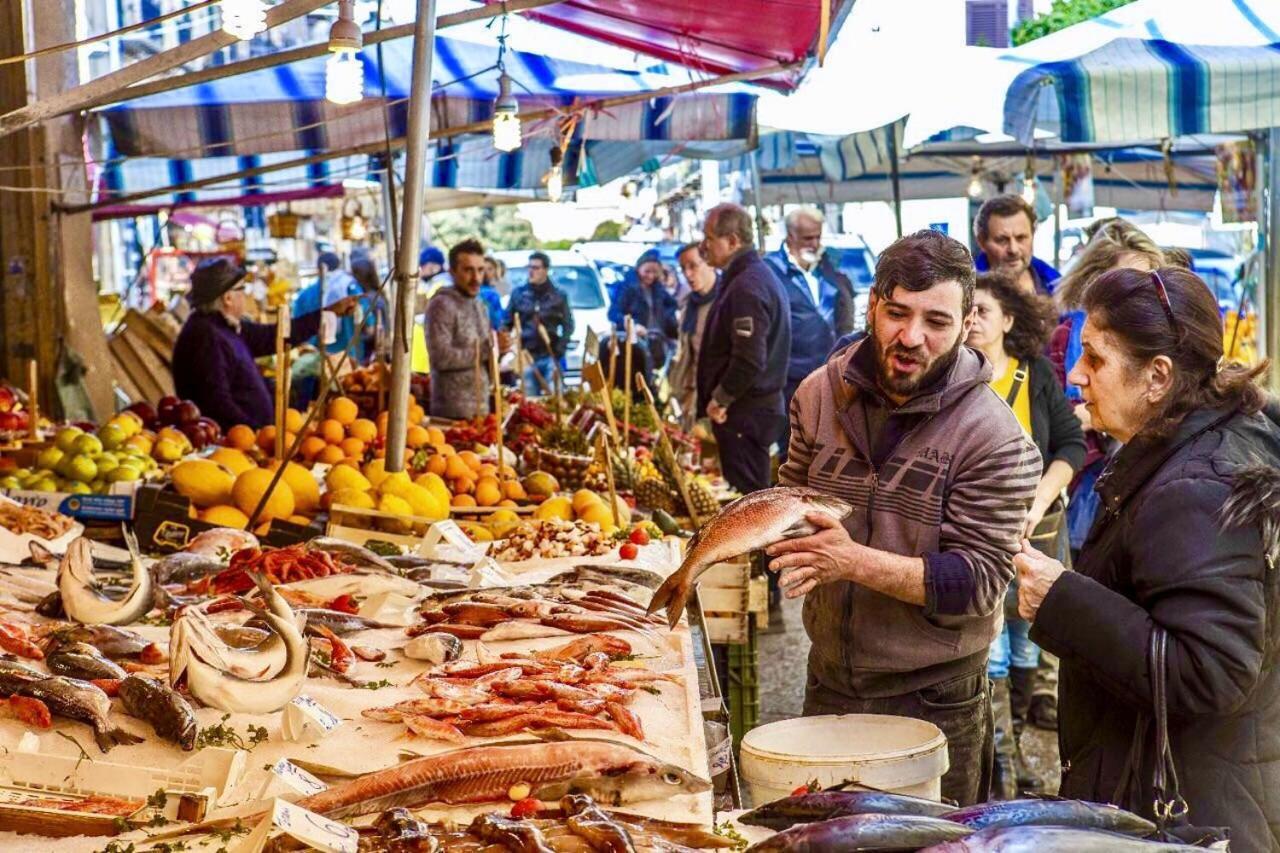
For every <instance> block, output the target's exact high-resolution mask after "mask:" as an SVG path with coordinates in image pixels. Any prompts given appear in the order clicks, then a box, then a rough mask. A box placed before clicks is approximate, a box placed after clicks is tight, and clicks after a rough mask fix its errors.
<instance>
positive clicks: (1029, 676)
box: [1009, 666, 1036, 735]
mask: <svg viewBox="0 0 1280 853" xmlns="http://www.w3.org/2000/svg"><path fill="white" fill-rule="evenodd" d="M1035 680H1036V669H1035V667H1030V668H1028V667H1021V666H1011V667H1009V713H1011V714H1012V715H1013V727H1014V730H1015V731H1016V732H1017V733H1018V734H1019V735H1021V734H1022V726H1023V724H1024V723H1025V722H1026V721H1027V709H1028V708H1030V707H1031V693H1032V690H1033V689H1034V687H1035Z"/></svg>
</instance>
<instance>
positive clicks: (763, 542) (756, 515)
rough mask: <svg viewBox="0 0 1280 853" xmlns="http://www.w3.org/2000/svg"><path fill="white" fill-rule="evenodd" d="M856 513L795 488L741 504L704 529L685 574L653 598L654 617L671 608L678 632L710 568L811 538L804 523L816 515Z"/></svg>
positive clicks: (747, 498) (842, 503) (670, 616)
mask: <svg viewBox="0 0 1280 853" xmlns="http://www.w3.org/2000/svg"><path fill="white" fill-rule="evenodd" d="M852 511H853V507H852V506H850V505H849V503H848V502H847V501H844V500H841V499H840V498H837V497H835V496H834V495H829V494H826V493H825V492H820V491H818V490H817V489H808V488H801V487H796V486H778V487H776V488H773V489H762V490H761V491H758V492H752V493H751V494H749V495H746V496H744V497H741V498H738V499H737V500H736V501H734V502H733V503H731V504H729V505H727V506H725V507H724V508H722V509H721V510H720V511H719V512H718V513H716V514H715V516H714V517H713V518H712V519H711V520H710V521H708V522H707V523H706V524H704V525H702V529H701V530H699V531H698V533H697V535H696V536H694V537H693V539H692V540H691V541H690V542H689V551H688V553H687V554H686V555H685V558H684V562H683V563H681V564H680V568H679V569H677V570H676V572H675V573H674V574H672V575H671V577H669V578H667V579H666V580H665V581H663V582H662V586H660V587H658V589H657V590H656V591H655V592H654V593H653V599H652V600H651V601H650V602H649V614H650V615H652V614H654V613H656V612H658V611H659V610H662V609H663V608H666V611H667V622H668V623H669V624H670V625H671V627H672V628H673V629H674V628H675V627H676V624H677V623H678V622H679V621H680V616H681V615H682V614H683V613H684V608H685V604H686V603H687V602H688V600H689V592H690V590H691V589H692V587H693V585H694V583H696V582H697V580H698V576H699V575H701V574H702V573H703V572H705V571H706V570H707V569H708V568H710V567H711V566H714V565H715V564H716V563H719V562H723V561H724V560H729V559H732V558H734V557H736V556H738V555H739V554H746V553H748V552H750V551H755V550H758V549H760V548H766V547H768V546H770V545H772V544H774V543H775V542H781V541H782V540H784V539H794V538H796V537H798V536H808V535H809V534H810V533H813V531H814V530H815V528H814V526H813V525H812V524H810V523H809V522H808V521H807V520H805V516H806V515H807V514H809V513H811V512H820V513H824V514H826V515H829V516H831V517H832V518H835V519H842V518H845V517H846V516H848V515H849V513H850V512H852Z"/></svg>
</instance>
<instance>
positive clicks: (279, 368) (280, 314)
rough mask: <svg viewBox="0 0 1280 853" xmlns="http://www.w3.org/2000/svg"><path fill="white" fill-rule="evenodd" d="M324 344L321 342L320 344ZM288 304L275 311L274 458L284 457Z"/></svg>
mask: <svg viewBox="0 0 1280 853" xmlns="http://www.w3.org/2000/svg"><path fill="white" fill-rule="evenodd" d="M323 345H324V344H323V343H322V344H321V346H323ZM288 361H289V306H288V305H281V306H280V308H279V309H277V312H276V458H277V459H284V451H285V444H284V434H285V413H286V412H287V411H288V409H289V374H288V370H289V364H288Z"/></svg>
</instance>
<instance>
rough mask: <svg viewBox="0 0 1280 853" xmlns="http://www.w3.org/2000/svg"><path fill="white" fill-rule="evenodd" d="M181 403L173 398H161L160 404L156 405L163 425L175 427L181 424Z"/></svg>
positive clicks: (157, 413) (157, 414)
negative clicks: (179, 415) (179, 407)
mask: <svg viewBox="0 0 1280 853" xmlns="http://www.w3.org/2000/svg"><path fill="white" fill-rule="evenodd" d="M181 402H182V401H181V400H179V399H178V398H177V397H173V396H168V397H161V398H160V402H159V403H157V404H156V416H157V417H158V418H159V421H160V423H161V424H163V425H164V426H174V425H176V424H178V423H179V420H178V404H179V403H181Z"/></svg>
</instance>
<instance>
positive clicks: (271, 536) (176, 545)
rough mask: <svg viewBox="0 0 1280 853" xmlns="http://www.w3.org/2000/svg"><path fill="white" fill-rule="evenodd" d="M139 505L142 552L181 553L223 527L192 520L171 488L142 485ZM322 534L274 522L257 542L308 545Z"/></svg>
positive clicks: (311, 528)
mask: <svg viewBox="0 0 1280 853" xmlns="http://www.w3.org/2000/svg"><path fill="white" fill-rule="evenodd" d="M136 503H137V512H136V517H135V518H134V522H133V529H134V532H135V533H136V534H137V536H138V544H139V545H140V546H141V547H142V550H143V551H147V552H159V553H164V554H167V553H171V552H173V551H181V550H182V549H183V548H185V547H187V545H189V544H190V543H191V540H192V539H194V538H196V537H197V536H199V535H200V534H201V533H204V532H205V531H206V530H216V529H217V528H218V527H219V526H220V525H217V524H210V523H209V522H207V521H201V520H200V519H198V518H192V517H191V513H192V507H191V501H190V500H188V499H187V498H184V497H183V496H182V495H180V494H178V493H177V492H175V491H173V490H172V489H170V488H161V487H160V486H143V487H142V488H140V489H138V494H137V496H136ZM319 535H320V530H319V529H318V528H317V527H316V525H303V524H294V523H293V522H289V521H281V520H279V519H277V520H276V521H273V522H271V529H270V530H269V531H268V532H267V533H266V535H264V536H259V537H258V540H259V541H260V542H261V543H262V544H264V545H270V546H272V547H276V548H279V547H283V546H285V545H294V544H297V543H298V542H306V541H308V540H310V539H312V538H313V537H315V536H319Z"/></svg>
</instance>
